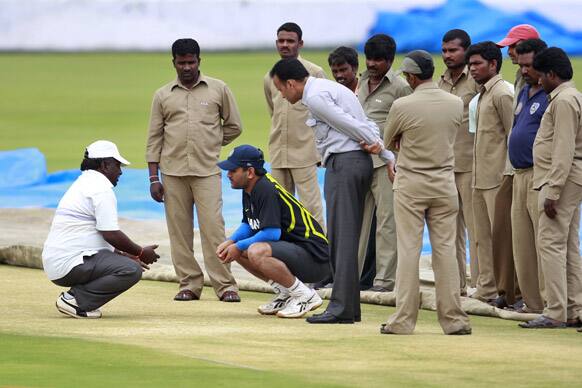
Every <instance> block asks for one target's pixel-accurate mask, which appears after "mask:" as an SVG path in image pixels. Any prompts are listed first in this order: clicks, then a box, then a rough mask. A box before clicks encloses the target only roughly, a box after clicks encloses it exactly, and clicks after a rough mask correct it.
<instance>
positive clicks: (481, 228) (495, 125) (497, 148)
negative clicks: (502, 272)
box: [465, 41, 513, 303]
mask: <svg viewBox="0 0 582 388" xmlns="http://www.w3.org/2000/svg"><path fill="white" fill-rule="evenodd" d="M465 58H466V59H467V63H468V66H469V72H470V73H471V76H472V77H473V79H474V80H475V81H476V82H477V83H478V84H479V85H480V88H479V92H480V93H479V101H478V105H477V133H476V134H475V145H474V149H473V152H474V157H473V169H472V174H473V175H472V183H473V216H474V219H473V222H474V226H475V236H476V238H477V255H478V258H479V277H478V279H477V291H476V292H475V294H473V295H472V297H473V298H476V299H478V300H481V301H483V302H488V303H494V301H495V299H496V298H497V285H496V281H495V280H496V279H495V275H494V271H493V243H492V237H491V236H492V230H493V220H494V211H495V200H496V196H497V192H498V191H499V187H500V185H501V182H502V180H503V171H504V169H505V164H506V159H507V136H508V135H509V131H510V130H511V123H512V121H513V111H512V103H513V94H512V92H511V90H509V88H508V86H507V85H505V82H504V81H503V79H502V78H501V75H499V71H500V70H501V64H502V57H501V50H500V49H499V47H497V46H496V45H495V43H493V42H489V41H487V42H481V43H477V44H474V45H472V46H470V47H469V49H468V50H467V52H466V54H465Z"/></svg>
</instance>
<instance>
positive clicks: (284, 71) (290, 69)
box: [269, 58, 309, 82]
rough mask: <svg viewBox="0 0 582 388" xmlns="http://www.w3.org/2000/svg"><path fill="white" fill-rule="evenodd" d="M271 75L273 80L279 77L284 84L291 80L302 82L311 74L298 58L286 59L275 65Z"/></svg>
mask: <svg viewBox="0 0 582 388" xmlns="http://www.w3.org/2000/svg"><path fill="white" fill-rule="evenodd" d="M269 75H270V76H271V78H273V77H274V76H277V78H279V79H280V80H281V81H283V82H285V81H288V80H290V79H294V80H297V81H301V80H303V79H305V78H306V77H308V76H309V72H308V71H307V69H306V68H305V66H303V64H302V63H301V62H299V60H298V59H297V58H284V59H281V60H280V61H279V62H277V63H275V66H273V68H272V69H271V71H270V72H269Z"/></svg>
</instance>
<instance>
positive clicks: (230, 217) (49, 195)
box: [0, 148, 582, 254]
mask: <svg viewBox="0 0 582 388" xmlns="http://www.w3.org/2000/svg"><path fill="white" fill-rule="evenodd" d="M79 164H80V163H79ZM266 168H267V170H269V166H268V164H267V165H266ZM0 171H1V173H0V182H4V184H2V185H0V208H39V207H41V208H50V209H55V208H56V207H57V206H58V204H59V201H60V199H61V197H62V196H63V194H64V193H65V191H67V189H68V188H69V186H70V185H71V184H72V183H73V182H74V181H75V179H77V177H78V176H79V175H80V174H81V172H80V171H79V170H78V169H76V170H65V171H59V172H55V173H52V174H47V173H46V162H45V158H44V156H43V155H42V153H41V152H40V151H39V150H37V149H35V148H26V149H20V150H14V151H0ZM324 173H325V170H324V169H322V168H320V169H319V170H318V179H319V183H320V189H322V188H323V179H324ZM114 190H115V194H116V196H117V206H118V211H119V215H120V216H121V217H125V218H131V219H137V220H148V219H150V220H151V219H159V220H161V219H164V206H163V205H162V204H160V203H157V202H155V201H154V200H153V199H152V198H151V197H150V191H149V179H148V171H147V169H134V168H124V169H123V175H122V176H121V177H120V178H119V182H118V184H117V187H115V189H114ZM222 200H223V209H222V214H223V216H224V221H225V224H226V227H227V228H232V227H236V226H238V225H239V224H240V222H241V219H242V211H241V206H242V203H241V191H240V190H233V189H232V188H231V187H230V182H229V180H228V178H227V177H226V174H225V173H223V174H222ZM324 203H325V202H324ZM324 208H325V206H324ZM195 218H196V217H195ZM195 226H196V227H197V224H196V220H195ZM581 239H582V231H581ZM422 251H423V254H426V253H430V241H429V238H428V232H427V230H426V228H425V231H424V238H423V247H422ZM467 252H468V249H467Z"/></svg>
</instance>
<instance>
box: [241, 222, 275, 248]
mask: <svg viewBox="0 0 582 388" xmlns="http://www.w3.org/2000/svg"><path fill="white" fill-rule="evenodd" d="M249 229H250V228H249ZM280 238H281V228H265V229H261V230H259V231H258V232H257V233H256V234H254V235H252V236H251V237H249V238H246V239H243V240H239V241H238V242H237V243H236V247H237V248H238V249H240V250H241V251H246V250H247V249H249V247H250V246H251V245H252V244H254V243H257V242H267V241H279V239H280Z"/></svg>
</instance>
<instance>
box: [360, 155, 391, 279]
mask: <svg viewBox="0 0 582 388" xmlns="http://www.w3.org/2000/svg"><path fill="white" fill-rule="evenodd" d="M374 209H375V210H376V230H375V231H372V233H376V277H375V278H374V286H379V287H384V288H387V289H389V290H392V289H394V283H395V280H396V264H397V261H398V254H397V249H396V224H395V222H394V194H393V192H392V182H390V179H388V171H387V170H386V166H380V167H377V168H375V169H374V176H373V178H372V185H371V186H370V190H369V191H368V193H367V194H366V199H365V203H364V219H363V221H362V230H361V232H360V243H359V245H358V269H359V273H360V275H361V274H362V269H363V268H364V261H365V259H366V251H367V250H368V242H369V241H370V240H369V238H368V237H369V236H370V232H371V226H372V218H373V217H374Z"/></svg>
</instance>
